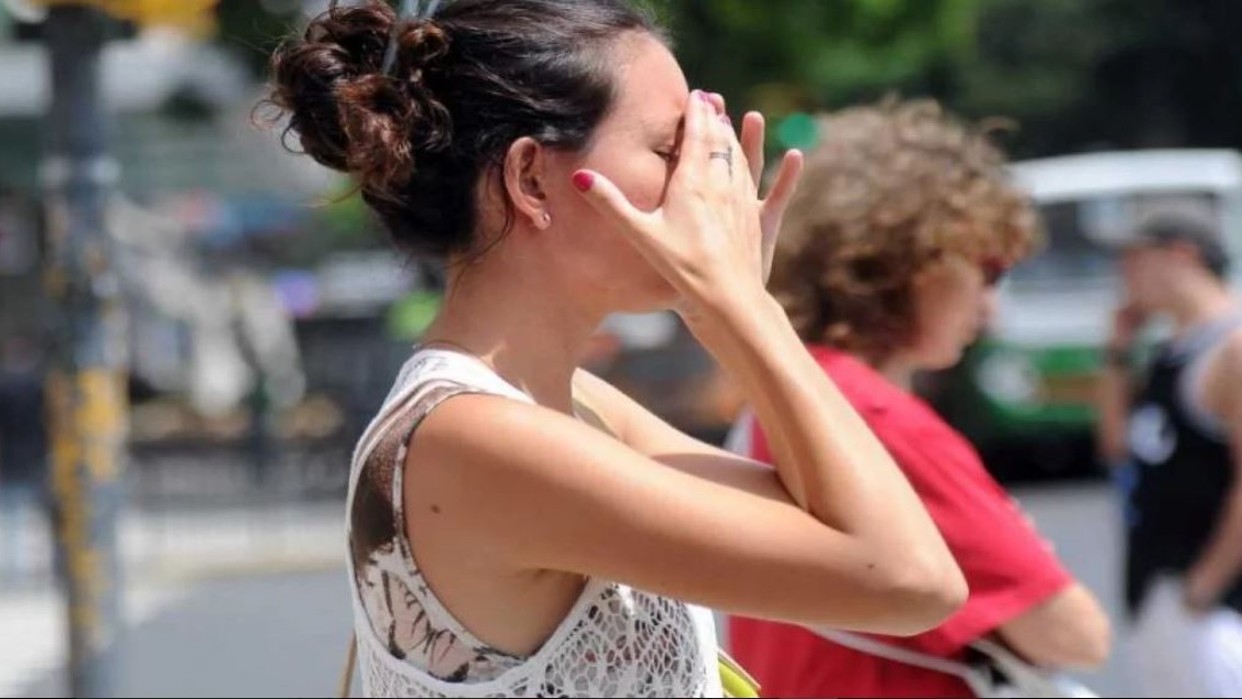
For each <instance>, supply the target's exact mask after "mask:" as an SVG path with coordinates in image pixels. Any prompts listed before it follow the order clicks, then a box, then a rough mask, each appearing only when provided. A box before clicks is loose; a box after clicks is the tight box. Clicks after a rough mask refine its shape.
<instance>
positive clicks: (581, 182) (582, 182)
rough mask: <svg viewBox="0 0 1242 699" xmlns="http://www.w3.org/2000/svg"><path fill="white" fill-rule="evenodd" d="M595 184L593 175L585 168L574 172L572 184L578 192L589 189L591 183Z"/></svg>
mask: <svg viewBox="0 0 1242 699" xmlns="http://www.w3.org/2000/svg"><path fill="white" fill-rule="evenodd" d="M593 184H595V175H592V174H591V173H589V172H587V171H586V170H579V171H578V172H575V173H574V186H575V187H577V188H578V191H579V192H586V191H589V190H590V189H591V185H593Z"/></svg>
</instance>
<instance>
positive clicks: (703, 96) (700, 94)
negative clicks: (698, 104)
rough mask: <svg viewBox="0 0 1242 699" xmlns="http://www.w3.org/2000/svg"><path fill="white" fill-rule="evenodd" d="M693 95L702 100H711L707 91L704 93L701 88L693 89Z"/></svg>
mask: <svg viewBox="0 0 1242 699" xmlns="http://www.w3.org/2000/svg"><path fill="white" fill-rule="evenodd" d="M694 96H695V97H698V98H699V99H701V100H703V101H704V102H710V101H711V99H710V98H708V96H707V93H706V92H703V91H702V90H695V91H694Z"/></svg>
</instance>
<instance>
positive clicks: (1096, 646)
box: [1058, 612, 1113, 670]
mask: <svg viewBox="0 0 1242 699" xmlns="http://www.w3.org/2000/svg"><path fill="white" fill-rule="evenodd" d="M1066 635H1067V638H1066V639H1065V641H1064V645H1063V647H1062V655H1063V657H1062V658H1061V659H1060V660H1061V662H1060V663H1058V665H1060V666H1061V667H1065V668H1074V669H1079V670H1094V669H1096V668H1099V667H1100V666H1101V665H1103V664H1104V663H1106V662H1108V658H1109V655H1111V653H1112V645H1113V638H1112V628H1111V626H1110V624H1109V622H1108V619H1107V617H1105V616H1104V614H1103V613H1102V612H1101V613H1099V614H1095V615H1092V618H1090V619H1088V620H1084V622H1083V623H1080V624H1078V625H1077V628H1075V629H1072V630H1071V631H1070V632H1069V633H1067V634H1066Z"/></svg>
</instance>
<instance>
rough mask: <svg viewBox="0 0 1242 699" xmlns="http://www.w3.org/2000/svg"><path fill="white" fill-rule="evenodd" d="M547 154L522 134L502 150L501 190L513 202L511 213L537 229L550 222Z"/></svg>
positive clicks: (543, 227) (533, 140)
mask: <svg viewBox="0 0 1242 699" xmlns="http://www.w3.org/2000/svg"><path fill="white" fill-rule="evenodd" d="M546 167H547V157H546V151H545V149H544V147H543V146H542V145H540V144H539V142H538V141H536V140H535V139H533V138H531V137H529V136H523V137H522V138H519V139H518V140H516V141H514V142H513V145H511V146H509V152H508V153H506V154H505V162H504V171H503V176H504V184H505V194H506V196H508V197H509V201H511V202H513V209H514V213H516V214H517V216H518V217H519V218H523V219H526V220H527V221H528V222H530V224H531V225H532V226H533V227H535V228H536V229H538V230H545V229H547V228H548V226H550V225H552V213H551V212H550V211H548V196H547V190H546V189H545V186H544V185H545V183H546V178H547V174H546Z"/></svg>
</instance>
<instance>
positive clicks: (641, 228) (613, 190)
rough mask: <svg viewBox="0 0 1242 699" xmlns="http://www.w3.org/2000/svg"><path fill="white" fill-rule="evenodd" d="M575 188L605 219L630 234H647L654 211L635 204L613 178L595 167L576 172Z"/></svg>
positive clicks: (631, 235) (629, 235)
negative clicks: (640, 208)
mask: <svg viewBox="0 0 1242 699" xmlns="http://www.w3.org/2000/svg"><path fill="white" fill-rule="evenodd" d="M573 182H574V188H575V189H577V190H578V191H579V192H582V196H583V198H585V199H586V200H587V201H588V202H589V203H590V204H591V206H592V207H594V208H595V210H596V211H597V212H599V214H600V215H601V216H603V217H604V219H605V220H607V221H610V222H612V223H613V224H615V225H616V227H617V228H619V229H621V231H622V232H623V234H624V235H626V237H628V238H633V237H634V236H636V235H638V236H645V235H647V234H648V229H649V227H650V226H649V224H650V222H651V214H648V213H645V212H643V211H640V210H639V209H637V208H635V206H634V205H633V204H631V203H630V200H629V199H627V198H626V196H625V194H623V193H622V192H621V190H620V189H618V188H617V185H615V184H613V183H612V181H611V180H609V179H608V178H607V177H604V176H603V175H601V174H599V173H598V172H594V171H592V170H579V171H578V172H575V173H574V180H573Z"/></svg>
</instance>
